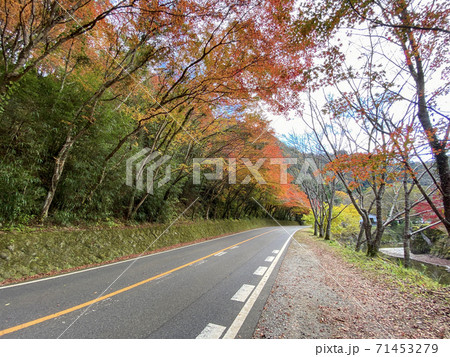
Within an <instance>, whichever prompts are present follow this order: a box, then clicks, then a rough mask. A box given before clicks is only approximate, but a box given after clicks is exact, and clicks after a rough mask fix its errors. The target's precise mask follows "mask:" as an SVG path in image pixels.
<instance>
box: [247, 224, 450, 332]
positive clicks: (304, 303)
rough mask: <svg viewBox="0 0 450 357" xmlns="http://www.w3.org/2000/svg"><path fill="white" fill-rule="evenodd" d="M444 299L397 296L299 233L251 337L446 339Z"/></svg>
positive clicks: (447, 313) (407, 294) (447, 310)
mask: <svg viewBox="0 0 450 357" xmlns="http://www.w3.org/2000/svg"><path fill="white" fill-rule="evenodd" d="M447 291H448V290H447ZM448 297H449V296H447V297H445V296H444V297H443V296H439V295H431V296H430V295H426V294H421V295H416V294H413V293H411V292H406V291H400V290H399V289H397V288H395V286H393V285H390V284H388V283H385V282H381V281H379V280H377V279H374V278H372V277H369V276H367V274H364V273H363V271H361V269H360V268H358V267H356V266H354V265H351V264H349V263H347V262H346V261H344V259H343V258H342V257H341V256H340V255H339V254H338V253H337V252H336V251H335V250H333V249H332V248H331V247H329V246H327V245H326V244H325V243H324V242H322V241H319V240H317V239H315V238H312V237H311V236H310V235H309V234H308V233H307V232H306V231H300V232H298V233H297V234H296V235H295V240H293V241H292V243H291V244H290V247H289V249H288V251H287V253H286V256H285V259H284V261H283V263H282V265H281V267H280V270H279V273H278V276H277V279H276V281H275V284H274V286H273V288H272V291H271V294H270V296H269V298H268V300H267V302H266V305H265V306H264V309H263V312H262V314H261V317H260V320H259V322H258V325H257V327H256V330H255V333H254V338H449V337H450V327H449V325H448V319H449V316H450V307H449V304H448V300H447V301H446V298H448Z"/></svg>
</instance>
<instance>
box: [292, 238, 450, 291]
mask: <svg viewBox="0 0 450 357" xmlns="http://www.w3.org/2000/svg"><path fill="white" fill-rule="evenodd" d="M296 237H297V238H300V239H310V240H313V241H314V242H315V243H317V244H319V245H320V246H321V247H322V248H325V249H328V250H331V251H333V252H335V253H337V254H338V255H339V256H341V257H342V258H343V259H344V260H345V261H346V262H347V263H349V264H352V265H354V266H356V267H358V268H359V269H360V270H361V271H362V272H363V274H364V275H366V276H367V277H369V278H375V279H376V280H378V281H380V282H384V283H387V284H388V285H389V286H391V287H394V288H397V289H398V290H400V291H405V292H410V293H413V294H423V293H430V292H434V291H440V290H442V289H445V290H448V287H446V286H445V285H442V284H439V283H438V282H436V281H435V280H433V279H432V278H430V277H428V276H426V275H425V274H423V273H422V272H420V271H418V270H416V269H413V268H409V269H407V268H405V267H404V266H403V265H402V264H401V263H400V262H396V261H393V260H390V259H387V258H383V257H375V258H370V257H367V256H366V254H365V253H364V252H356V251H355V250H354V249H352V248H349V247H345V246H343V245H341V244H340V243H339V242H337V241H333V240H331V241H325V240H323V239H321V238H317V237H315V236H314V235H313V234H312V232H307V231H300V232H298V233H297V235H296ZM448 299H449V300H450V296H448Z"/></svg>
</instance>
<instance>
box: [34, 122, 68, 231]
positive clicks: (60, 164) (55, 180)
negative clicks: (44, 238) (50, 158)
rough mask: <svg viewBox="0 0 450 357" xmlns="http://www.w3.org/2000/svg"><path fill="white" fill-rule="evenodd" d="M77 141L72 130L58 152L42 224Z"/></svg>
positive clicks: (43, 207) (42, 213) (40, 217)
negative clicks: (68, 157)
mask: <svg viewBox="0 0 450 357" xmlns="http://www.w3.org/2000/svg"><path fill="white" fill-rule="evenodd" d="M74 142H75V140H74V139H73V138H72V130H70V131H69V133H68V134H67V136H66V140H65V142H64V144H63V146H62V147H61V149H60V150H59V152H58V155H57V156H56V158H55V167H54V169H53V175H52V179H51V183H50V188H49V189H48V192H47V197H46V198H45V202H44V205H43V206H42V210H41V214H40V216H39V220H40V221H41V222H42V221H44V220H45V219H46V218H47V217H48V211H49V209H50V206H51V204H52V202H53V198H54V197H55V193H56V188H57V187H58V184H59V181H60V180H61V175H62V173H63V171H64V165H65V164H66V160H67V156H68V155H69V152H70V149H71V148H72V146H73V144H74Z"/></svg>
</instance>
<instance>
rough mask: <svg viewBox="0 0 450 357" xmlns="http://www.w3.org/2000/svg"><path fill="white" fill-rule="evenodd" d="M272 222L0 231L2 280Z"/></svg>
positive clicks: (72, 267) (85, 264)
mask: <svg viewBox="0 0 450 357" xmlns="http://www.w3.org/2000/svg"><path fill="white" fill-rule="evenodd" d="M291 223H293V222H283V224H286V225H287V224H291ZM273 225H274V222H273V221H272V220H271V219H256V218H255V219H243V220H217V221H213V220H209V221H194V222H192V221H189V222H181V223H177V224H174V225H173V226H171V227H170V228H169V229H168V230H167V231H166V232H165V230H166V229H167V225H162V224H158V225H156V224H155V225H144V226H134V227H111V228H105V227H100V228H97V229H96V228H94V227H92V228H90V229H75V230H67V229H60V230H51V231H42V230H36V231H27V232H17V231H15V232H1V234H0V284H2V282H3V283H9V282H11V281H13V280H23V279H25V278H27V277H31V276H35V277H36V276H45V275H53V274H55V273H57V272H67V271H72V270H77V269H78V268H79V267H88V266H95V265H101V264H103V263H105V262H111V261H115V260H122V259H124V258H127V257H132V256H137V255H139V254H141V253H144V254H148V253H150V252H152V251H157V250H162V249H167V248H168V247H171V246H180V245H185V244H189V243H190V242H195V241H198V240H206V239H210V238H213V237H217V236H221V235H226V234H232V233H236V232H241V231H245V230H248V229H253V228H260V227H266V226H273ZM158 237H160V238H159V239H158ZM155 240H156V241H155ZM154 241H155V242H154ZM153 242H154V243H153ZM152 243H153V244H152Z"/></svg>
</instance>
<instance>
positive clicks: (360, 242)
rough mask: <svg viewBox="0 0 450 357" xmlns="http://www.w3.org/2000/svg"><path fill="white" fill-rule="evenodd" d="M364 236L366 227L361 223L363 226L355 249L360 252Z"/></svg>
mask: <svg viewBox="0 0 450 357" xmlns="http://www.w3.org/2000/svg"><path fill="white" fill-rule="evenodd" d="M363 236H364V227H363V226H362V225H361V228H360V230H359V233H358V238H357V239H356V245H355V251H356V252H359V251H360V250H361V245H362V244H363V242H364V241H363V239H362V238H363Z"/></svg>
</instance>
